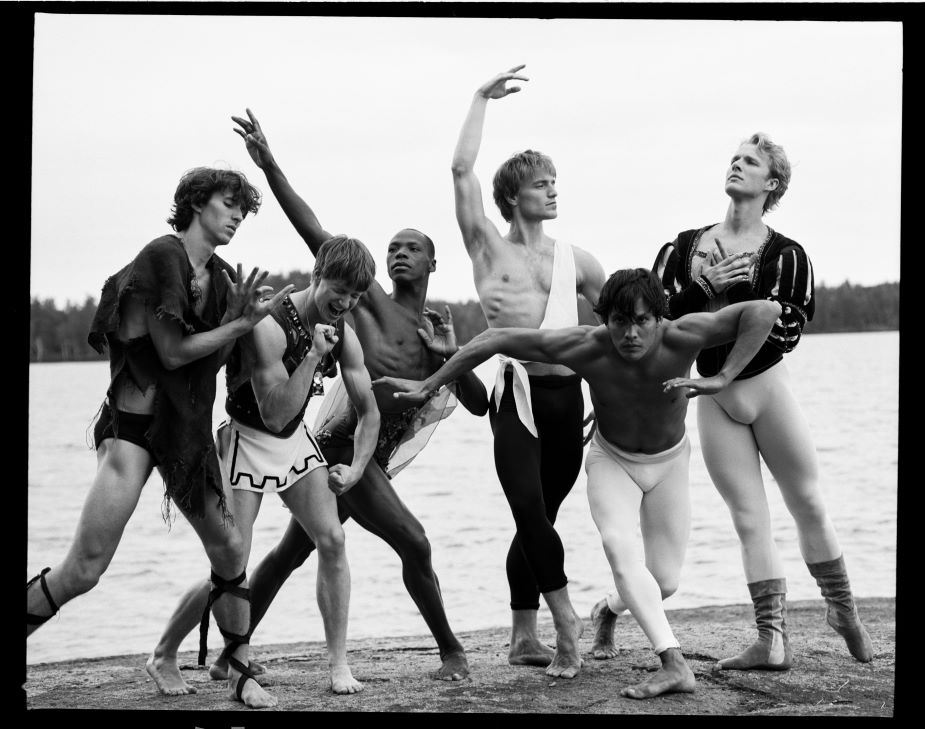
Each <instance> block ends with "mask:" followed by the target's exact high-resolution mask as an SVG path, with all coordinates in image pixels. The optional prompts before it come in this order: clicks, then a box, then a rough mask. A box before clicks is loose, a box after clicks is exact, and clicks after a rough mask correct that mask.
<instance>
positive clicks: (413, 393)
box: [373, 327, 593, 403]
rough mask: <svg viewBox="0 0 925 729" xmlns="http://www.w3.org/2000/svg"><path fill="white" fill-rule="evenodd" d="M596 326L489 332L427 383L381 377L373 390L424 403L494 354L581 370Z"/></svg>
mask: <svg viewBox="0 0 925 729" xmlns="http://www.w3.org/2000/svg"><path fill="white" fill-rule="evenodd" d="M592 329H593V328H592V327H568V328H566V329H526V328H515V327H510V328H500V329H486V330H485V331H483V332H482V333H481V334H479V335H478V336H476V337H473V338H472V340H471V341H470V342H469V343H468V344H467V345H466V346H465V347H462V348H461V349H460V350H459V351H458V352H457V353H456V354H454V355H453V356H452V357H450V359H449V360H448V361H447V362H446V364H444V365H443V367H441V368H440V369H439V370H437V371H436V372H435V373H434V374H432V375H431V376H430V377H428V378H427V379H426V380H424V381H417V380H403V379H401V378H397V377H380V378H379V379H377V380H374V381H373V387H382V388H390V389H393V390H394V391H395V393H394V395H393V397H396V398H398V399H402V400H408V401H410V402H413V403H422V402H424V401H425V400H427V398H428V397H430V395H431V394H432V393H433V392H434V390H437V389H438V388H440V387H441V386H443V385H445V384H446V383H448V382H452V381H453V380H456V379H459V377H460V376H461V375H463V374H464V373H466V372H469V371H470V370H472V368H474V367H476V366H477V365H479V364H481V363H482V362H484V361H485V360H487V359H488V358H489V357H491V356H492V355H494V354H499V353H502V352H503V353H504V354H506V355H508V356H509V357H514V358H516V359H523V360H529V361H531V362H546V363H550V364H564V365H567V366H569V367H572V369H576V371H577V368H579V367H581V363H582V361H583V360H584V361H586V360H587V359H588V356H589V349H588V347H587V346H585V345H587V343H588V341H589V340H588V335H589V333H590V331H591V330H592Z"/></svg>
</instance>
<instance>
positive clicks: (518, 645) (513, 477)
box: [489, 388, 568, 665]
mask: <svg viewBox="0 0 925 729" xmlns="http://www.w3.org/2000/svg"><path fill="white" fill-rule="evenodd" d="M489 412H490V415H491V418H492V429H493V431H494V436H495V437H494V454H495V469H496V471H497V474H498V479H499V481H500V482H501V487H502V489H503V490H504V495H505V497H506V498H507V501H508V505H509V506H510V508H511V513H512V515H513V517H514V523H515V525H516V527H517V533H516V534H515V536H514V540H513V541H512V543H511V547H510V549H509V550H508V560H507V565H508V573H507V574H508V582H509V584H510V585H511V610H512V613H513V620H512V630H511V645H510V649H509V653H508V662H509V663H511V664H512V665H549V663H550V662H551V661H552V660H553V658H554V656H555V652H554V651H551V650H550V649H549V648H548V647H547V646H545V645H544V644H542V643H541V642H540V640H539V637H538V636H537V634H536V611H537V610H538V608H539V600H538V598H537V599H536V601H535V602H533V603H532V604H530V603H524V602H515V599H516V598H517V597H518V596H522V595H524V594H525V593H528V592H533V593H535V592H536V591H537V588H538V586H539V585H540V584H542V585H543V587H541V588H539V589H540V591H542V592H543V593H546V592H550V593H553V592H555V593H557V591H558V590H561V589H564V588H565V586H566V584H567V579H566V577H565V572H564V569H563V565H564V562H565V550H564V549H563V547H562V542H561V540H560V539H559V535H558V534H557V533H556V531H555V529H554V528H553V526H552V524H551V523H550V521H549V519H548V517H547V516H546V507H545V504H544V503H543V492H542V476H541V472H540V444H539V440H538V439H537V438H534V437H533V435H531V434H530V432H529V431H528V430H527V429H526V428H525V427H524V425H523V424H522V423H521V422H520V419H519V417H518V415H517V411H516V408H515V406H514V405H513V396H512V395H511V393H510V388H507V389H506V391H505V394H504V396H503V397H502V400H501V407H500V409H499V410H498V411H497V412H495V411H494V402H492V408H491V410H490V411H489ZM564 594H565V595H567V592H566V593H564ZM560 597H561V596H560V595H558V593H557V594H556V595H555V596H554V597H553V600H554V602H555V604H556V605H560V604H561V603H562V600H561V599H558V598H560ZM547 602H548V601H547ZM567 614H568V610H565V611H564V613H563V614H562V615H560V620H561V621H562V622H563V625H565V624H567V622H568V619H567V617H566V616H567ZM554 620H555V616H554Z"/></svg>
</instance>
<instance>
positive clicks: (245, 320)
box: [146, 265, 295, 370]
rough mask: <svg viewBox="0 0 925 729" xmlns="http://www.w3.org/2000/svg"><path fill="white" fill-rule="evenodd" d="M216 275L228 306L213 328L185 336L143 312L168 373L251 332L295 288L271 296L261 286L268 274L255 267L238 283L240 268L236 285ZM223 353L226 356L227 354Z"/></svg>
mask: <svg viewBox="0 0 925 729" xmlns="http://www.w3.org/2000/svg"><path fill="white" fill-rule="evenodd" d="M220 275H222V276H224V277H225V284H226V285H227V287H228V299H227V301H228V303H227V307H226V309H225V315H224V316H223V318H222V323H221V324H219V326H217V327H216V328H215V329H211V330H209V331H207V332H198V333H196V334H186V333H185V332H184V331H183V330H182V329H181V328H180V325H179V324H178V323H177V322H175V321H173V320H171V319H168V318H164V319H159V318H158V317H157V316H156V315H155V313H154V311H153V310H151V309H147V310H146V319H147V325H148V332H149V333H150V334H151V340H152V341H153V343H154V348H155V350H157V354H158V357H159V358H160V360H161V363H162V364H163V365H164V367H166V368H167V369H168V370H175V369H177V368H178V367H182V366H183V365H186V364H189V363H190V362H194V361H195V360H198V359H202V358H203V357H207V356H208V355H210V354H212V353H213V352H217V351H219V350H222V349H223V348H224V347H226V346H227V345H231V344H233V343H234V341H235V340H236V339H237V338H238V337H240V336H241V335H242V334H246V333H247V332H249V331H251V330H252V329H253V328H254V326H255V325H256V324H257V323H258V322H259V321H260V320H261V319H263V318H264V317H265V316H266V315H267V314H269V313H270V310H271V309H272V308H273V307H274V306H276V305H277V303H279V301H280V300H281V299H282V298H283V297H285V296H286V295H287V294H288V293H289V292H290V291H292V290H293V288H295V287H294V286H292V285H291V284H290V285H288V286H285V287H284V288H283V289H282V290H281V291H280V292H279V293H277V294H275V295H272V292H273V288H272V287H271V286H262V285H261V284H262V283H263V281H264V280H265V279H266V277H267V275H268V272H267V271H260V270H259V269H256V268H255V269H253V271H251V274H250V276H248V277H247V278H246V279H244V280H243V281H242V275H241V267H240V265H239V266H238V280H237V282H235V281H232V280H231V276H229V275H228V272H227V271H226V270H225V269H222V270H221V274H220ZM224 354H225V355H227V352H226V353H224Z"/></svg>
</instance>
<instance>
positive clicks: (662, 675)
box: [620, 648, 697, 699]
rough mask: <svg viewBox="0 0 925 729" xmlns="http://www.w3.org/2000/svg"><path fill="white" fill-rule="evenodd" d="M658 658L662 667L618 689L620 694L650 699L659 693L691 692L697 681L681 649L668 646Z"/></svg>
mask: <svg viewBox="0 0 925 729" xmlns="http://www.w3.org/2000/svg"><path fill="white" fill-rule="evenodd" d="M659 658H660V659H661V661H662V667H661V668H660V669H658V671H656V672H655V675H654V676H653V677H652V678H650V679H649V680H648V681H643V682H642V683H638V684H636V685H635V686H627V687H626V688H625V689H622V690H621V691H620V695H621V696H626V697H628V698H630V699H650V698H652V697H653V696H660V695H661V694H676V693H685V694H691V693H693V692H694V689H695V687H696V686H697V681H696V679H695V678H694V672H693V671H691V668H690V666H688V665H687V661H685V660H684V656H683V655H681V649H680V648H668V649H667V650H664V651H662V652H661V653H660V654H659Z"/></svg>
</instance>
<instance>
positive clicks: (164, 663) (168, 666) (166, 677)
mask: <svg viewBox="0 0 925 729" xmlns="http://www.w3.org/2000/svg"><path fill="white" fill-rule="evenodd" d="M145 670H146V671H147V672H148V675H149V676H150V677H151V678H153V679H154V683H156V684H157V688H158V691H160V692H161V693H162V694H164V696H182V695H183V694H194V693H196V689H194V688H193V687H192V686H190V685H189V684H188V683H187V682H186V681H184V680H183V676H182V675H181V674H180V667H179V666H178V665H177V657H176V656H174V657H173V658H156V657H155V656H153V655H152V656H151V657H150V658H148V660H147V662H146V663H145Z"/></svg>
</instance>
